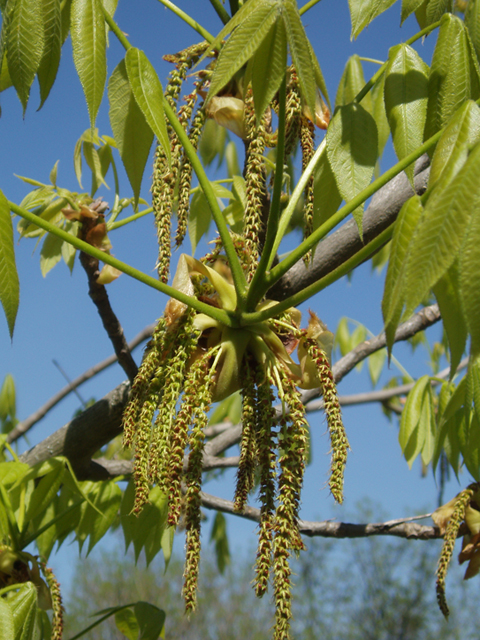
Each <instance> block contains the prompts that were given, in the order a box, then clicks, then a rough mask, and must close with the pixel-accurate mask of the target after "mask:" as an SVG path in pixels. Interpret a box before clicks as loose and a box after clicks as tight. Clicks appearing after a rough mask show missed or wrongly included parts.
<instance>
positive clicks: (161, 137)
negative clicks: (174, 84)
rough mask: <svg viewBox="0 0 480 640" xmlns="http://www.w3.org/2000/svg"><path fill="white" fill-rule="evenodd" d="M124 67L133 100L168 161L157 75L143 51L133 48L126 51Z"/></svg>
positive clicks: (167, 140) (161, 90)
mask: <svg viewBox="0 0 480 640" xmlns="http://www.w3.org/2000/svg"><path fill="white" fill-rule="evenodd" d="M125 65H126V69H127V75H128V80H129V82H130V87H131V90H132V91H133V95H134V97H135V100H136V101H137V104H138V106H139V107H140V109H141V111H142V113H143V115H144V116H145V120H146V121H147V123H148V125H149V126H150V128H151V130H152V131H153V133H154V134H155V135H156V137H157V139H158V141H159V142H160V144H161V145H162V148H163V150H164V152H165V153H166V155H167V157H168V159H169V160H170V139H169V137H168V132H167V125H166V122H165V116H164V114H163V89H162V85H161V84H160V80H159V79H158V76H157V73H156V71H155V69H154V68H153V66H152V65H151V63H150V61H149V60H148V58H147V56H146V55H145V54H144V53H143V51H140V50H139V49H136V48H135V47H131V48H130V49H129V50H128V51H127V53H126V55H125Z"/></svg>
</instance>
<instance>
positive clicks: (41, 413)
mask: <svg viewBox="0 0 480 640" xmlns="http://www.w3.org/2000/svg"><path fill="white" fill-rule="evenodd" d="M154 329H155V323H154V324H149V325H148V326H146V327H145V329H142V331H140V333H138V334H137V335H136V336H135V337H134V338H133V340H131V341H130V342H129V343H128V348H129V349H130V351H133V350H134V349H135V347H138V345H139V344H141V343H142V342H145V340H147V339H148V338H149V337H150V336H151V335H152V333H153V330H154ZM117 360H118V358H117V356H116V355H115V354H113V355H111V356H109V357H108V358H105V360H102V361H101V362H98V363H97V364H95V365H93V367H90V369H87V370H86V371H84V373H82V375H80V376H78V378H75V380H72V382H70V384H67V385H66V386H65V387H63V389H60V391H59V392H58V393H56V394H55V395H54V396H52V397H51V398H50V399H49V400H47V402H46V403H45V404H44V405H42V406H41V407H40V408H39V409H37V411H35V412H34V413H32V414H31V415H29V416H28V418H25V420H22V421H21V422H19V423H18V424H17V425H16V426H15V427H14V428H13V429H12V430H11V431H10V433H9V434H8V436H7V442H8V443H12V442H15V440H18V438H20V437H21V436H23V435H25V434H26V433H27V431H29V430H30V429H31V428H32V427H33V426H34V425H35V424H37V422H39V421H40V420H41V419H42V418H44V417H45V416H46V415H47V413H48V412H49V411H50V410H51V409H53V407H55V405H57V404H58V403H59V402H60V400H63V398H65V397H66V396H68V394H69V393H72V391H74V390H75V389H76V388H77V387H79V386H80V385H81V384H83V383H84V382H86V381H87V380H90V379H91V378H93V377H94V376H96V375H97V373H100V372H101V371H104V370H105V369H107V368H108V367H110V366H111V365H112V364H115V362H117Z"/></svg>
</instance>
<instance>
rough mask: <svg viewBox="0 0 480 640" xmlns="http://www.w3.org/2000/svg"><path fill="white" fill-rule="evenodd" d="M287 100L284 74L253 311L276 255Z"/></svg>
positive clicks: (251, 297)
mask: <svg viewBox="0 0 480 640" xmlns="http://www.w3.org/2000/svg"><path fill="white" fill-rule="evenodd" d="M286 101H287V76H286V74H285V75H284V76H283V80H282V83H281V85H280V89H279V91H278V129H277V132H278V137H277V157H276V165H275V178H274V182H273V194H272V200H271V203H270V211H269V214H268V221H267V231H266V234H265V244H264V246H263V249H262V255H261V258H260V262H259V264H258V266H257V269H256V271H255V275H254V276H253V279H252V282H251V284H250V287H249V290H248V295H247V302H246V308H247V310H249V311H253V309H255V307H256V306H257V304H258V303H259V302H260V300H261V298H262V296H263V287H262V284H261V283H262V280H265V273H266V271H267V269H269V268H270V265H271V264H272V262H273V259H274V257H275V252H274V250H275V239H276V236H277V228H278V222H279V217H280V197H281V195H282V185H283V163H284V160H285V158H284V155H285V120H286V115H285V114H286Z"/></svg>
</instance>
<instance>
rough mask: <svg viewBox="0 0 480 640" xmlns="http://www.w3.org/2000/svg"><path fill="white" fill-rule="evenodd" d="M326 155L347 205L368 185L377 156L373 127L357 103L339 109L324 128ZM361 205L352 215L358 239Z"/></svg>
mask: <svg viewBox="0 0 480 640" xmlns="http://www.w3.org/2000/svg"><path fill="white" fill-rule="evenodd" d="M326 144H327V155H328V160H329V162H330V166H331V168H332V171H333V174H334V176H335V180H336V182H337V187H338V190H339V192H340V194H341V195H342V197H343V199H344V200H345V201H346V202H348V201H349V200H351V199H352V198H353V197H354V196H356V195H357V194H358V193H359V192H360V191H362V189H364V188H365V187H367V186H368V185H369V184H370V181H371V179H372V176H373V171H374V168H375V162H376V161H377V155H378V139H377V126H376V124H375V120H374V119H373V118H372V116H371V115H370V114H369V113H368V112H367V111H366V110H365V109H364V108H363V107H362V105H360V104H356V103H350V104H347V105H344V106H341V107H339V108H338V109H337V110H336V112H335V115H334V116H333V119H332V121H331V122H330V125H329V127H328V129H327V136H326ZM362 215H363V205H362V206H361V207H358V208H357V209H356V210H355V211H354V212H353V216H354V218H355V220H356V222H357V225H358V228H359V232H360V236H362Z"/></svg>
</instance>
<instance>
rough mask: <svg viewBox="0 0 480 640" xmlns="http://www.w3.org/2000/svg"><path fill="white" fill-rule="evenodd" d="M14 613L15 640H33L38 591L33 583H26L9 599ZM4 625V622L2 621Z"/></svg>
mask: <svg viewBox="0 0 480 640" xmlns="http://www.w3.org/2000/svg"><path fill="white" fill-rule="evenodd" d="M8 603H9V605H10V608H11V610H12V613H13V624H14V627H15V640H33V639H34V638H35V635H36V634H35V626H36V625H35V623H36V614H37V589H36V587H35V585H34V584H33V583H32V582H25V584H23V585H22V586H21V588H20V589H19V590H18V591H17V593H15V594H14V595H13V596H11V597H10V598H9V599H8ZM2 623H3V621H2Z"/></svg>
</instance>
